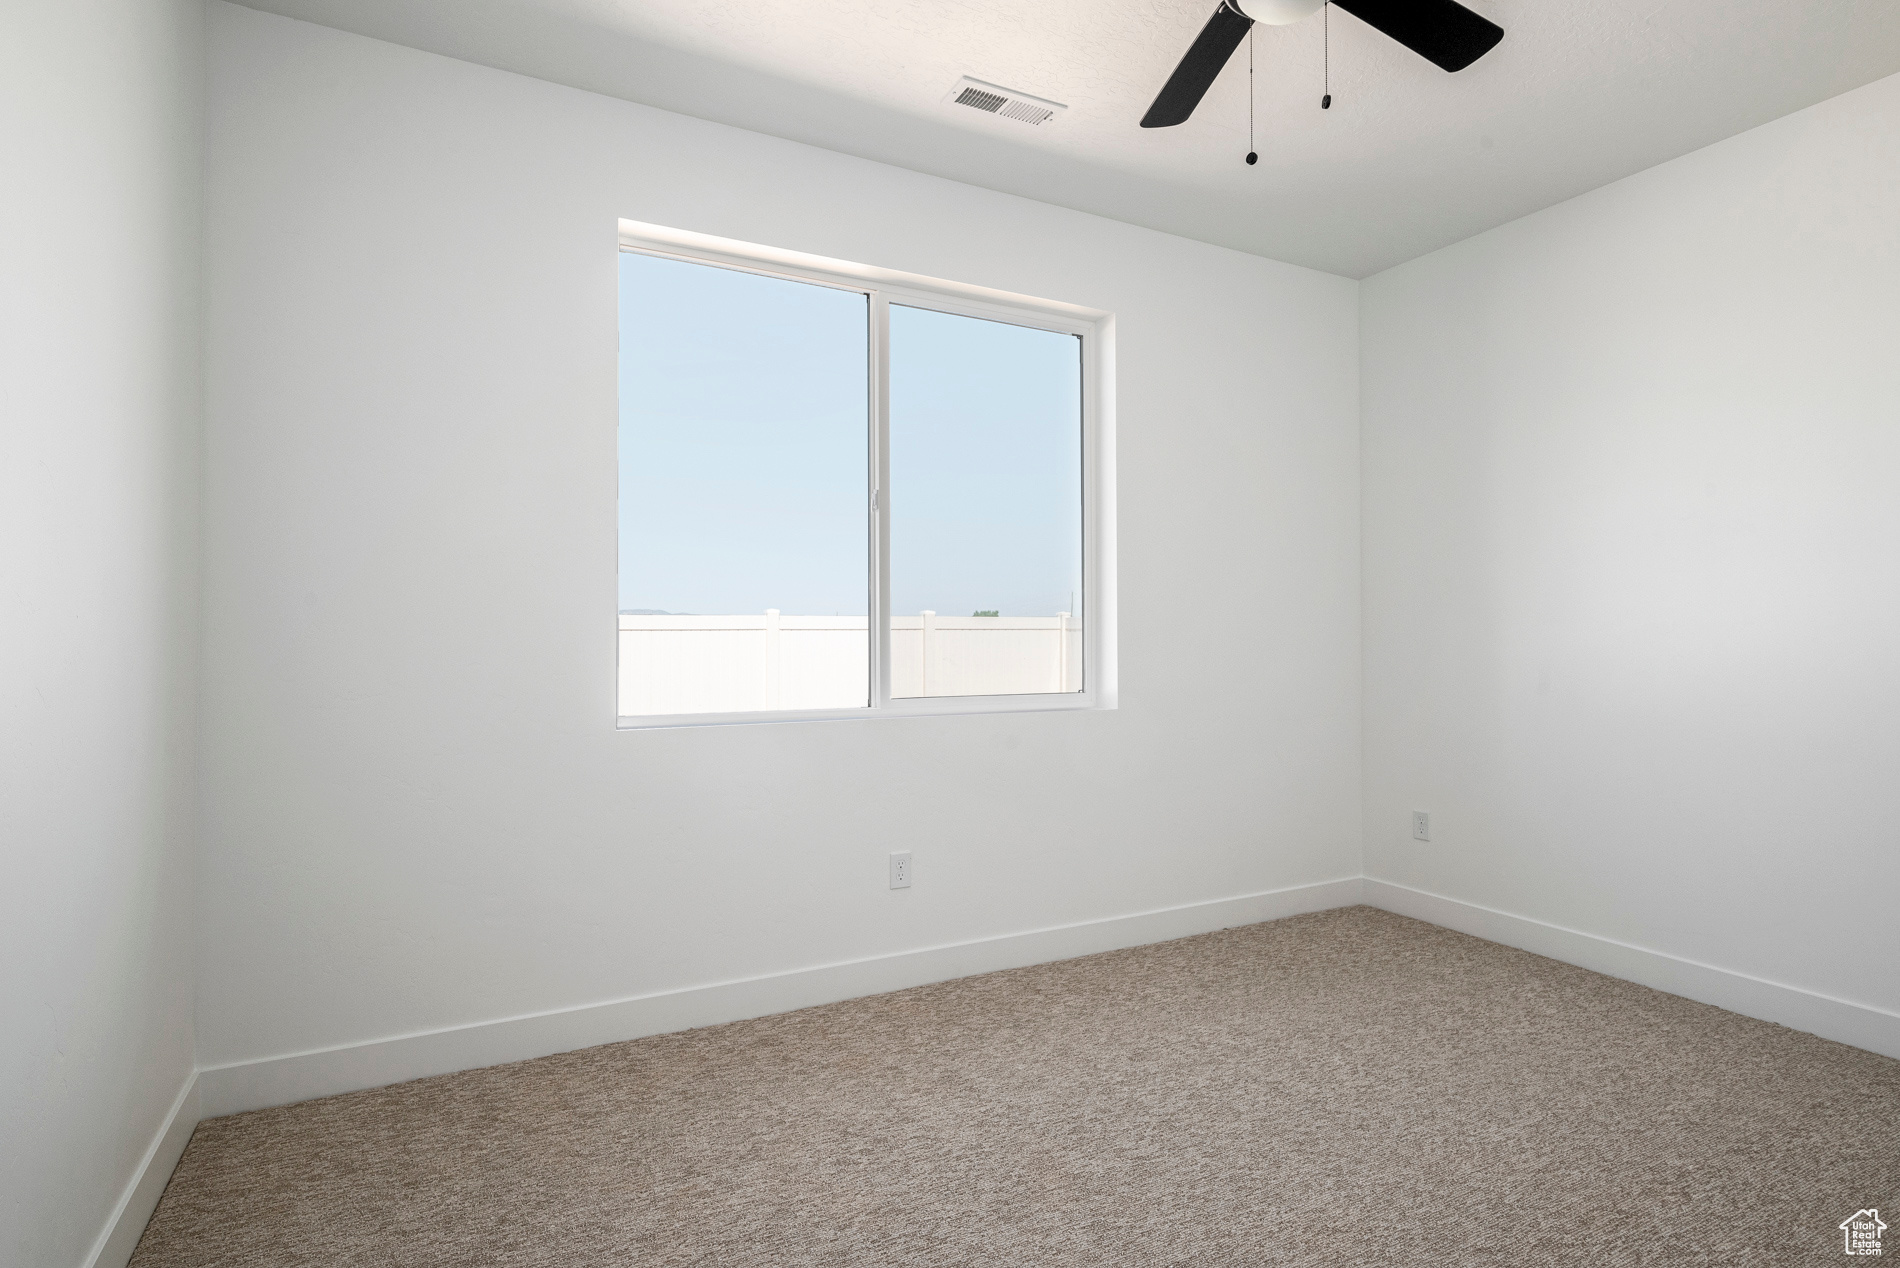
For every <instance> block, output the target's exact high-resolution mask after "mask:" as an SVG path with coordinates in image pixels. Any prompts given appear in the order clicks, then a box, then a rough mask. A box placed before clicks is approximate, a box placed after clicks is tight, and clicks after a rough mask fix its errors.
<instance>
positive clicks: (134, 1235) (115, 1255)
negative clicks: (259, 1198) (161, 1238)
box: [83, 1074, 199, 1268]
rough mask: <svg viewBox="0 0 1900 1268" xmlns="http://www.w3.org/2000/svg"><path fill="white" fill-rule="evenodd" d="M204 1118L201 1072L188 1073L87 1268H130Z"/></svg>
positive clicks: (102, 1232)
mask: <svg viewBox="0 0 1900 1268" xmlns="http://www.w3.org/2000/svg"><path fill="white" fill-rule="evenodd" d="M198 1118H199V1113H198V1076H197V1075H196V1074H193V1075H189V1076H187V1077H186V1079H185V1085H184V1086H183V1087H182V1088H180V1089H179V1090H178V1096H177V1098H176V1099H175V1100H173V1101H172V1108H171V1112H170V1113H169V1114H167V1115H165V1121H164V1122H163V1123H160V1124H159V1128H158V1133H157V1135H155V1136H153V1137H152V1143H151V1144H150V1145H148V1146H146V1148H145V1156H144V1157H143V1158H141V1159H139V1165H138V1168H137V1170H135V1171H133V1173H132V1179H131V1180H130V1182H128V1183H127V1184H126V1186H125V1192H124V1193H122V1194H120V1195H119V1204H118V1205H117V1206H115V1207H113V1208H112V1214H111V1215H110V1216H108V1217H107V1218H106V1226H105V1228H103V1229H101V1230H100V1232H99V1238H98V1240H97V1241H95V1242H93V1244H92V1253H91V1254H89V1255H87V1256H86V1260H85V1263H84V1265H83V1268H125V1265H126V1262H127V1261H128V1260H130V1259H131V1258H132V1252H133V1251H134V1250H136V1249H137V1248H138V1244H139V1235H140V1234H141V1233H143V1232H144V1231H145V1225H146V1223H147V1222H148V1221H149V1220H150V1219H151V1218H152V1212H153V1211H155V1210H157V1209H158V1199H159V1198H160V1197H161V1196H163V1195H164V1192H165V1184H166V1182H167V1181H169V1180H170V1179H171V1178H172V1171H173V1169H175V1168H176V1167H177V1166H178V1159H179V1158H180V1157H181V1156H183V1154H184V1152H185V1146H186V1144H188V1143H189V1142H190V1140H191V1132H192V1129H193V1128H195V1127H196V1126H197V1125H198Z"/></svg>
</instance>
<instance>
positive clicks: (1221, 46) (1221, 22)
mask: <svg viewBox="0 0 1900 1268" xmlns="http://www.w3.org/2000/svg"><path fill="white" fill-rule="evenodd" d="M1252 25H1253V19H1252V18H1246V17H1242V16H1241V15H1240V14H1239V13H1237V12H1235V11H1234V10H1233V9H1230V8H1228V7H1227V4H1226V2H1225V0H1222V4H1221V6H1220V8H1218V9H1216V10H1214V16H1213V17H1211V18H1209V19H1208V20H1207V25H1206V26H1204V27H1202V28H1201V33H1200V34H1199V35H1197V36H1195V37H1194V43H1193V44H1191V45H1189V46H1188V51H1187V55H1186V56H1185V57H1183V58H1182V59H1181V64H1180V65H1179V66H1176V67H1175V68H1174V74H1172V75H1170V76H1168V82H1167V83H1165V84H1163V85H1161V94H1160V95H1159V96H1157V97H1156V98H1155V103H1154V104H1153V105H1152V106H1149V107H1148V113H1147V114H1145V115H1143V116H1141V126H1142V127H1144V128H1172V127H1173V126H1174V125H1175V124H1177V123H1186V122H1187V120H1188V116H1189V115H1191V114H1193V113H1194V107H1196V106H1198V105H1200V104H1201V98H1202V97H1205V96H1206V95H1207V90H1208V88H1209V87H1210V86H1211V85H1212V84H1213V82H1214V77H1215V76H1216V75H1218V74H1220V70H1221V67H1223V66H1225V65H1227V59H1228V58H1230V57H1232V56H1233V55H1234V50H1235V49H1237V48H1239V47H1240V42H1241V41H1242V40H1244V39H1246V38H1247V28H1248V27H1251V26H1252Z"/></svg>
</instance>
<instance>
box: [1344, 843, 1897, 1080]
mask: <svg viewBox="0 0 1900 1268" xmlns="http://www.w3.org/2000/svg"><path fill="white" fill-rule="evenodd" d="M1365 901H1366V902H1367V903H1369V904H1371V905H1372V906H1374V907H1380V908H1383V909H1384V910H1386V911H1392V912H1397V913H1398V914H1399V915H1401V916H1411V917H1412V918H1413V919H1415V920H1423V921H1427V922H1429V923H1431V924H1434V925H1442V926H1444V927H1445V928H1447V929H1455V930H1457V931H1458V932H1459V933H1468V934H1471V935H1472V936H1473V937H1478V938H1484V939H1486V940H1487V941H1490V942H1502V943H1503V944H1504V945H1506V946H1511V947H1517V948H1519V949H1520V950H1524V951H1532V952H1535V953H1536V954H1538V955H1544V956H1549V957H1550V958H1551V959H1553V960H1562V961H1563V962H1564V963H1566V964H1575V965H1577V966H1578V967H1580V968H1586V969H1592V970H1595V971H1596V972H1598V973H1604V974H1608V975H1609V976H1610V977H1620V978H1622V979H1624V980H1625V981H1630V982H1639V983H1641V984H1642V985H1644V986H1653V987H1655V988H1656V989H1657V990H1659V991H1667V992H1669V993H1670V994H1671V995H1681V996H1684V997H1686V998H1688V999H1693V1000H1696V1001H1698V1002H1700V1003H1704V1004H1713V1005H1715V1006H1716V1007H1717V1008H1726V1009H1728V1010H1729V1011H1730V1012H1733V1013H1741V1014H1742V1015H1743V1016H1746V1017H1756V1018H1759V1019H1761V1020H1762V1021H1772V1022H1775V1023H1777V1024H1779V1025H1783V1026H1786V1027H1788V1028H1789V1029H1791V1030H1804V1031H1806V1032H1808V1033H1809V1034H1811V1035H1819V1036H1820V1037H1821V1038H1823V1039H1832V1040H1834V1041H1836V1042H1837V1043H1845V1044H1852V1045H1853V1046H1854V1047H1856V1048H1865V1049H1867V1050H1868V1051H1869V1052H1878V1053H1880V1054H1881V1055H1882V1056H1887V1057H1895V1058H1900V1014H1894V1013H1890V1012H1887V1011H1885V1010H1884V1009H1879V1008H1873V1007H1870V1006H1868V1005H1866V1004H1855V1003H1852V1002H1850V1001H1848V1000H1844V999H1836V998H1834V997H1833V996H1831V995H1822V994H1820V993H1818V992H1815V991H1808V990H1803V989H1802V988H1800V987H1798V986H1788V985H1785V984H1783V983H1781V982H1770V981H1768V980H1766V979H1764V978H1759V977H1750V976H1749V975H1748V974H1746V973H1737V972H1735V971H1733V970H1731V969H1719V968H1716V967H1715V966H1714V965H1712V964H1702V963H1700V962H1698V961H1695V960H1685V959H1682V958H1680V957H1678V956H1673V955H1667V954H1665V953H1664V952H1661V951H1651V950H1649V949H1648V948H1647V947H1639V946H1633V945H1631V944H1630V943H1627V942H1618V941H1617V940H1615V939H1614V938H1602V937H1598V936H1597V935H1595V934H1590V933H1583V932H1580V931H1579V930H1576V929H1566V928H1564V927H1563V926H1561V925H1553V924H1546V923H1545V922H1544V921H1541V920H1532V919H1530V918H1528V917H1525V916H1514V915H1512V914H1511V913H1509V912H1506V911H1498V910H1496V909H1494V908H1491V907H1481V906H1479V905H1478V904H1476V903H1467V902H1463V901H1460V900H1459V899H1456V898H1446V897H1445V896H1444V895H1442V894H1432V893H1428V892H1426V891H1425V890H1422V889H1413V888H1411V887H1410V886H1408V885H1398V884H1394V883H1393V882H1391V881H1381V880H1374V879H1373V878H1372V877H1367V878H1366V879H1365Z"/></svg>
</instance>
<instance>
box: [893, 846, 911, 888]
mask: <svg viewBox="0 0 1900 1268" xmlns="http://www.w3.org/2000/svg"><path fill="white" fill-rule="evenodd" d="M891 888H892V889H909V888H910V851H909V850H893V851H891Z"/></svg>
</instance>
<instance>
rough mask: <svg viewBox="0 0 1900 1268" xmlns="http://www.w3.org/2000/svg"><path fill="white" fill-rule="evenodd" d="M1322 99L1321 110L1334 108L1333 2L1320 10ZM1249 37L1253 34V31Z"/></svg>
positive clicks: (1329, 0) (1328, 0)
mask: <svg viewBox="0 0 1900 1268" xmlns="http://www.w3.org/2000/svg"><path fill="white" fill-rule="evenodd" d="M1319 25H1320V55H1319V56H1320V72H1319V73H1320V77H1321V87H1320V94H1321V95H1320V99H1319V108H1320V109H1321V110H1331V109H1332V108H1333V0H1326V7H1325V8H1324V9H1322V10H1320V15H1319ZM1248 34H1249V35H1251V34H1253V33H1252V32H1251V31H1249V32H1248Z"/></svg>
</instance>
